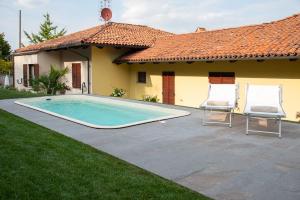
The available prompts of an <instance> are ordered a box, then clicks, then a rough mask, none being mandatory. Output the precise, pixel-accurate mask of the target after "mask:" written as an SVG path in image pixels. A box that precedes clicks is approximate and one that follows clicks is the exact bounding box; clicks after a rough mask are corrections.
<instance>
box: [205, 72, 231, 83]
mask: <svg viewBox="0 0 300 200" xmlns="http://www.w3.org/2000/svg"><path fill="white" fill-rule="evenodd" d="M209 83H211V84H234V83H235V73H234V72H209Z"/></svg>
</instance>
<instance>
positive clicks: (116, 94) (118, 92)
mask: <svg viewBox="0 0 300 200" xmlns="http://www.w3.org/2000/svg"><path fill="white" fill-rule="evenodd" d="M124 95H126V92H125V90H124V89H121V88H114V90H113V92H112V93H111V95H110V96H111V97H123V96H124Z"/></svg>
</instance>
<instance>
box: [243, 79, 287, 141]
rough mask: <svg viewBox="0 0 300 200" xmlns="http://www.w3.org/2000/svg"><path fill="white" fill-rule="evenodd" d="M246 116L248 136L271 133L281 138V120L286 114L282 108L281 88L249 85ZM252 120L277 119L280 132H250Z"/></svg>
mask: <svg viewBox="0 0 300 200" xmlns="http://www.w3.org/2000/svg"><path fill="white" fill-rule="evenodd" d="M244 114H246V115H247V124H246V134H247V135H248V134H249V133H250V132H256V133H271V134H276V135H278V136H279V137H281V119H282V118H284V117H285V116H286V115H285V112H284V110H283V108H282V88H281V86H278V85H277V86H262V85H248V86H247V97H246V105H245V110H244ZM250 118H256V119H257V118H265V119H275V120H278V121H279V125H278V126H279V128H278V129H279V130H278V132H270V131H260V130H250V129H249V121H250Z"/></svg>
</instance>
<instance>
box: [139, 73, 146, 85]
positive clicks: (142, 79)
mask: <svg viewBox="0 0 300 200" xmlns="http://www.w3.org/2000/svg"><path fill="white" fill-rule="evenodd" d="M146 75H147V74H146V72H138V81H137V82H138V83H146V82H147V77H146Z"/></svg>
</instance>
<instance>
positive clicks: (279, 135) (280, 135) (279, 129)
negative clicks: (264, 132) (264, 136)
mask: <svg viewBox="0 0 300 200" xmlns="http://www.w3.org/2000/svg"><path fill="white" fill-rule="evenodd" d="M281 123H282V122H281V118H279V135H278V137H279V138H281V137H282V136H281V126H282V125H281Z"/></svg>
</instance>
